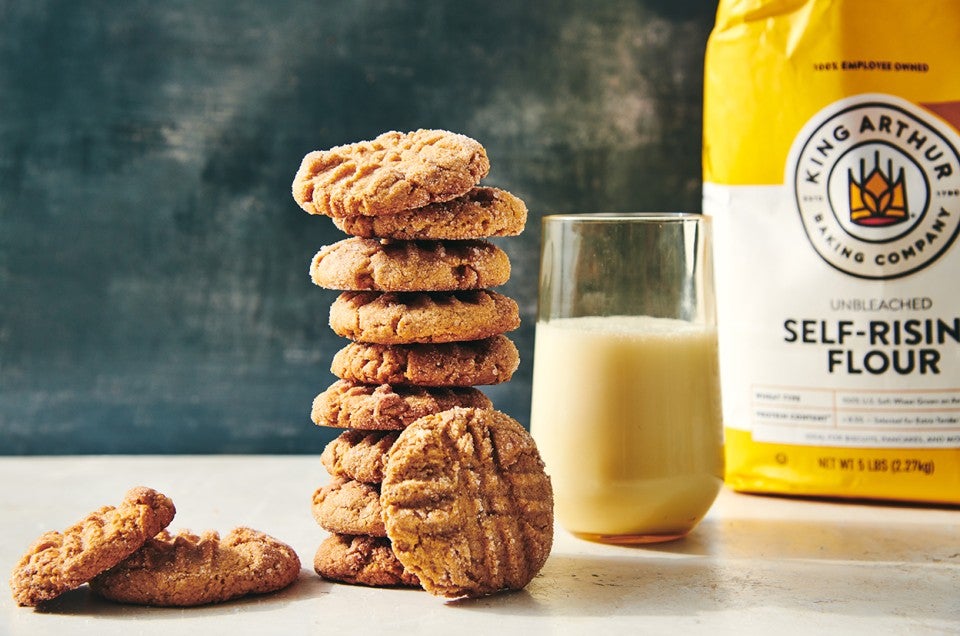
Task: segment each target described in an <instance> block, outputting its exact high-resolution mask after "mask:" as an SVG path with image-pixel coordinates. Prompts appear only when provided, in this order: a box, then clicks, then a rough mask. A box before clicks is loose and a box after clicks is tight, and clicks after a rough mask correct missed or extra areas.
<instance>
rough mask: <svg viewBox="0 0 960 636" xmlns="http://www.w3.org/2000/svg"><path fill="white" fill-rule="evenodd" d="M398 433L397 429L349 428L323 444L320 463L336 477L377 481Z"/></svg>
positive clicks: (381, 478)
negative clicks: (370, 429) (363, 429)
mask: <svg viewBox="0 0 960 636" xmlns="http://www.w3.org/2000/svg"><path fill="white" fill-rule="evenodd" d="M397 434H398V431H360V430H356V429H347V430H345V431H344V432H343V433H341V434H340V435H339V436H337V437H336V438H334V439H332V440H331V441H330V443H329V444H327V445H326V447H324V449H323V453H322V454H321V455H320V462H321V463H322V464H323V467H324V468H326V469H327V473H329V474H330V475H331V476H333V477H341V478H344V479H355V480H357V481H362V482H365V483H368V484H378V483H380V482H381V481H383V468H384V466H385V465H386V463H387V451H389V450H390V447H391V446H393V443H394V442H395V441H396V440H397Z"/></svg>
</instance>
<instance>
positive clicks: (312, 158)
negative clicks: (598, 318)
mask: <svg viewBox="0 0 960 636" xmlns="http://www.w3.org/2000/svg"><path fill="white" fill-rule="evenodd" d="M489 167H490V164H489V160H488V158H487V154H486V151H485V150H484V149H483V147H482V146H481V145H480V144H479V143H478V142H476V141H475V140H473V139H470V138H469V137H465V136H463V135H458V134H455V133H450V132H447V131H441V130H418V131H415V132H412V133H396V132H390V133H385V134H383V135H380V136H379V137H377V138H376V139H374V140H373V141H369V142H359V143H356V144H348V145H344V146H339V147H336V148H333V149H331V150H327V151H317V152H312V153H310V154H308V155H307V156H306V157H304V159H303V162H302V164H301V166H300V169H299V171H298V172H297V175H296V178H295V180H294V183H293V195H294V198H295V199H296V201H297V203H298V204H299V205H300V206H301V207H302V208H303V209H304V210H306V211H307V212H309V213H311V214H323V215H326V216H329V217H331V218H333V221H334V223H335V225H336V226H337V227H338V228H340V229H341V230H343V231H344V232H346V233H348V234H351V235H353V236H352V237H351V238H347V239H344V240H342V241H340V242H338V243H335V244H333V245H330V246H326V247H324V248H322V249H321V250H320V251H319V252H318V253H317V254H316V256H315V257H314V258H313V261H312V262H311V265H310V276H311V278H312V279H313V281H314V283H316V284H317V285H319V286H321V287H324V288H328V289H335V290H340V291H341V292H342V293H341V294H340V296H339V297H338V298H337V299H336V301H335V302H334V303H333V305H332V307H331V309H330V326H331V328H332V329H333V330H334V332H336V333H337V334H338V335H340V336H342V337H344V338H347V339H348V340H350V343H349V344H347V346H345V347H344V348H343V349H341V350H340V351H339V352H338V353H337V354H336V355H335V356H334V359H333V363H332V365H331V370H332V371H333V373H334V375H336V376H337V377H338V378H339V379H338V380H337V381H336V382H334V384H333V385H331V386H330V387H328V388H327V389H326V390H325V391H323V392H322V393H320V394H319V395H318V396H317V397H316V399H315V400H314V402H313V408H312V411H311V418H312V419H313V421H314V422H315V423H316V424H318V425H321V426H331V427H337V428H343V429H346V430H345V431H344V433H342V434H341V435H340V436H339V437H338V438H336V439H335V440H333V441H332V442H331V443H330V444H329V445H328V446H327V447H326V449H325V450H324V452H323V455H322V457H321V460H322V462H323V465H324V467H325V468H326V469H327V471H328V472H329V473H330V475H331V481H330V482H329V483H328V484H327V485H326V486H324V487H322V488H320V489H318V490H317V491H316V492H315V493H314V497H313V508H312V509H313V514H314V517H315V518H316V520H317V522H318V524H319V525H320V526H321V527H323V528H324V529H325V530H327V531H329V532H331V533H332V534H331V536H330V537H329V538H327V539H326V540H325V541H324V542H323V543H322V544H321V546H320V548H319V549H318V550H317V553H316V556H315V560H314V566H315V569H316V570H317V572H318V573H319V574H320V575H321V576H324V577H325V578H328V579H332V580H338V581H343V582H347V583H359V584H365V585H376V586H385V585H416V584H418V582H419V584H420V585H422V586H423V587H424V588H426V589H427V590H429V591H431V592H433V593H436V594H439V595H443V596H476V595H480V594H487V593H490V592H495V591H497V590H498V589H505V588H509V589H512V588H518V587H522V586H523V585H525V584H526V583H527V582H528V581H529V580H530V578H532V577H533V576H534V575H535V574H536V572H537V571H539V569H540V567H541V566H542V565H543V561H544V560H545V559H546V555H547V554H548V553H549V546H550V543H551V542H552V491H551V490H550V485H549V480H548V479H547V478H546V475H545V474H544V473H543V465H542V462H540V459H539V454H538V453H537V452H536V447H535V445H533V441H532V439H530V438H529V435H528V434H527V433H526V431H524V430H523V428H522V427H520V426H519V424H516V422H513V420H511V419H510V418H509V417H507V416H506V415H504V414H502V413H498V412H496V411H493V410H492V406H493V405H492V403H491V402H490V400H489V399H488V398H487V397H486V396H485V395H484V394H483V393H482V392H481V391H479V390H478V389H477V388H475V387H476V386H478V385H490V384H498V383H501V382H506V381H508V380H509V379H510V378H511V377H512V375H513V373H514V371H515V370H516V369H517V367H518V365H519V354H518V352H517V348H516V346H515V345H514V344H513V342H512V341H511V340H510V339H509V338H508V337H507V336H505V335H504V334H506V333H507V332H510V331H512V330H514V329H516V328H517V327H518V326H519V324H520V316H519V309H518V306H517V303H516V302H515V301H514V300H513V299H511V298H509V297H507V296H504V295H503V294H500V293H498V292H496V291H493V290H492V289H491V288H492V287H496V286H499V285H502V284H503V283H505V282H506V281H507V280H508V279H509V277H510V261H509V259H508V257H507V255H506V253H504V252H503V250H501V249H500V248H499V247H497V246H495V245H494V244H492V243H490V242H489V241H487V240H486V239H488V238H489V237H493V236H513V235H516V234H519V233H520V232H521V231H522V230H523V228H524V224H525V223H526V216H527V210H526V206H525V205H524V204H523V202H522V201H521V200H520V199H518V198H517V197H515V196H513V195H511V194H510V193H508V192H505V191H503V190H498V189H496V188H489V187H481V186H479V185H478V183H479V181H480V180H481V179H482V178H483V177H484V176H486V174H487V172H488V170H489ZM451 414H457V415H456V417H454V419H455V420H456V421H457V422H460V426H464V425H465V424H464V422H474V423H476V422H480V423H482V425H478V426H476V427H475V429H476V430H475V431H474V433H475V434H477V435H481V436H482V435H487V436H491V437H490V439H491V440H493V439H507V437H510V436H507V437H504V436H503V435H499V436H497V435H494V434H493V433H492V431H494V430H499V429H501V428H504V427H506V428H511V430H512V431H513V436H512V437H510V439H512V440H513V439H514V438H516V439H517V440H519V439H523V440H525V441H524V444H525V447H526V448H528V449H530V450H531V451H532V454H531V457H533V458H535V459H533V460H532V461H533V463H532V464H530V463H529V462H528V463H525V464H524V471H526V472H527V473H531V472H532V473H533V474H535V475H536V474H539V475H540V479H537V478H533V479H527V480H526V483H535V484H537V487H536V488H534V490H533V491H531V492H534V491H535V492H534V494H533V497H534V498H535V499H538V500H539V501H540V503H541V505H540V507H537V513H536V515H534V516H536V521H535V523H532V524H531V522H530V519H526V518H525V517H526V516H530V515H533V513H532V512H531V510H532V509H533V508H534V507H536V506H534V507H531V506H521V507H512V506H509V505H508V506H506V507H505V508H504V506H503V500H504V498H505V497H506V498H507V499H510V498H511V497H513V496H514V495H517V494H518V493H519V491H516V492H515V491H514V490H513V489H512V488H511V487H507V486H504V487H503V488H505V489H506V490H504V489H500V490H497V491H496V492H488V493H483V494H482V495H478V493H472V495H471V494H470V493H464V497H470V496H473V497H474V498H473V499H472V500H471V501H473V502H474V504H476V505H479V506H481V509H483V506H484V505H485V504H484V502H483V498H484V497H492V498H498V499H497V501H499V502H500V503H499V504H498V505H499V507H500V509H501V513H499V514H502V515H503V516H502V517H501V518H500V520H501V521H503V520H505V519H511V520H512V521H510V522H505V523H500V522H499V521H498V522H497V523H489V524H487V523H485V522H484V523H481V521H483V520H478V519H477V518H476V515H475V514H474V513H468V514H460V512H458V513H456V514H454V513H453V512H451V511H447V512H446V513H444V514H445V516H446V517H447V518H448V519H450V520H454V521H455V523H456V524H458V526H457V528H456V529H455V530H456V532H458V533H460V535H461V537H470V539H469V540H470V541H473V543H472V544H471V545H473V546H474V548H477V547H478V546H487V547H485V548H478V549H480V551H481V552H482V551H484V550H485V551H486V555H485V556H484V555H483V554H479V553H478V554H476V555H474V556H475V557H476V558H474V559H470V558H465V557H464V555H469V554H470V550H469V549H467V550H466V552H463V549H464V546H458V548H457V549H458V550H460V552H459V556H460V557H464V558H461V559H460V560H459V561H458V560H451V558H450V554H449V550H448V549H444V548H443V544H444V542H445V541H444V540H443V539H442V538H437V537H441V535H442V534H443V532H441V531H438V530H437V529H436V528H428V527H426V526H424V527H423V528H418V527H417V526H416V523H412V524H411V521H410V520H411V519H412V518H415V517H416V515H414V517H410V515H409V514H407V513H409V511H410V510H411V509H414V510H415V509H416V508H417V507H418V506H420V507H427V508H430V507H436V506H437V505H438V502H437V501H436V500H434V501H433V502H430V501H425V500H424V501H419V502H417V501H414V500H411V499H410V498H409V497H407V496H405V495H404V496H399V495H398V494H397V492H398V491H397V489H396V488H393V489H392V490H391V492H393V493H394V495H393V496H392V497H387V496H386V493H385V492H384V488H385V486H386V485H387V484H388V483H390V482H389V481H388V475H389V474H391V472H390V471H391V470H393V471H394V472H393V473H392V474H394V475H395V476H394V479H395V480H399V481H400V482H402V481H403V480H404V479H413V478H414V477H413V476H412V473H411V471H410V469H409V466H412V465H415V464H417V461H415V460H414V459H413V458H411V455H410V451H405V452H403V453H400V454H397V453H396V452H395V451H394V449H395V448H422V449H424V453H425V455H424V457H422V459H423V460H424V461H425V462H428V461H429V460H430V458H429V457H427V455H429V454H430V453H431V452H432V451H430V450H429V449H434V448H439V447H443V448H446V446H445V444H448V443H449V441H447V442H443V441H442V440H440V439H439V438H440V437H442V436H443V434H444V433H441V432H437V431H439V430H440V428H442V427H440V428H438V427H437V426H436V425H431V424H430V422H432V421H433V420H431V418H436V417H441V416H445V415H451ZM504 420H508V421H509V422H512V424H509V423H507V424H504V423H503V422H504ZM444 421H446V420H444ZM491 423H495V424H491ZM468 428H469V427H468ZM471 430H472V429H471ZM477 431H483V432H482V433H477ZM518 431H519V432H518ZM467 437H469V435H468V436H467ZM434 438H436V439H434ZM430 440H434V441H432V442H431V441H430ZM476 441H477V444H478V445H479V446H478V447H477V448H478V449H479V448H480V447H484V448H487V447H489V448H495V446H496V444H495V443H494V442H493V441H490V442H489V443H488V444H487V446H484V444H483V443H481V440H480V439H479V438H478V439H477V440H476ZM491 444H492V446H491ZM461 451H462V452H463V453H466V454H467V455H469V456H471V457H472V456H473V451H472V450H471V449H468V448H463V449H461ZM504 451H507V449H504ZM478 452H479V451H478ZM495 454H496V453H495V452H494V455H495ZM394 456H396V458H397V459H394V460H391V458H392V457H394ZM492 456H493V455H490V454H487V455H484V456H483V457H484V459H482V460H478V461H472V460H471V461H469V462H467V464H469V465H470V466H471V467H472V468H471V470H473V471H475V472H477V473H478V474H481V473H482V475H481V477H482V481H483V482H484V483H485V484H493V483H496V484H506V483H508V482H510V480H503V479H500V478H499V477H498V475H502V474H503V470H504V468H503V467H502V466H499V465H497V463H496V462H494V461H492V460H491V457H492ZM401 457H402V458H403V459H400V458H401ZM461 459H464V458H461ZM447 460H450V458H447ZM391 461H394V465H393V468H392V469H391ZM464 461H465V460H464ZM538 462H539V463H538ZM401 465H403V466H406V467H407V469H402V468H401ZM440 468H441V467H437V469H438V472H437V474H440V473H441V472H442V471H441V470H440ZM508 472H509V471H508ZM487 473H489V474H487ZM418 479H422V478H418ZM467 481H469V480H467ZM464 483H466V482H464ZM510 483H512V482H510ZM423 485H424V487H425V489H426V490H427V491H430V484H428V483H424V484H423ZM401 490H402V488H401ZM451 494H452V493H451ZM528 495H530V493H527V494H525V495H524V499H523V500H524V501H526V500H527V497H528ZM477 497H479V499H478V498H477ZM477 502H479V503H477ZM447 503H451V502H447ZM488 503H489V502H488ZM457 505H459V504H457ZM391 506H392V507H391ZM491 506H493V504H491ZM544 507H545V508H544ZM495 508H496V506H493V507H491V508H490V510H491V511H492V510H494V509H495ZM431 509H432V508H431ZM545 509H547V510H549V523H546V524H545V523H544V517H543V512H544V510H545ZM389 510H396V511H398V512H397V515H395V516H394V517H391V514H390V512H389ZM504 511H505V512H504ZM422 512H423V516H424V517H426V516H429V515H428V514H427V513H428V512H429V511H428V510H423V511H422ZM461 512H462V511H461ZM471 515H473V516H472V517H471ZM492 518H493V517H491V519H492ZM521 518H522V519H523V520H522V522H520V523H514V522H516V521H517V520H518V519H521ZM401 519H403V521H401ZM488 521H489V519H488ZM521 527H522V528H525V529H527V530H528V529H529V528H531V527H535V528H537V530H536V531H535V532H534V534H535V535H536V538H535V539H532V538H531V536H524V537H520V536H519V535H518V533H519V532H520V530H519V529H520V528H521ZM390 528H395V529H396V533H397V536H398V537H400V538H401V541H402V545H404V546H409V545H410V540H411V537H412V536H415V535H417V533H418V532H420V531H422V532H423V537H424V539H426V538H428V537H433V538H432V539H431V540H430V541H426V543H427V544H429V546H430V547H429V548H428V549H427V550H414V549H405V550H401V551H400V552H398V551H395V549H394V547H395V544H394V537H393V536H392V535H391V531H390ZM447 530H448V531H449V530H450V528H448V529H447ZM525 531H526V530H525ZM528 535H529V533H528ZM451 540H452V539H451ZM495 544H496V545H500V546H508V547H506V548H504V550H506V551H505V552H503V553H496V552H495V551H491V548H490V547H489V546H492V545H495ZM534 545H535V546H538V548H537V549H530V547H531V546H534ZM544 546H546V548H545V550H544ZM449 547H450V546H448V548H449ZM464 570H465V571H464ZM442 571H446V572H447V574H448V575H449V576H450V577H452V578H451V579H450V580H446V579H444V577H443V576H442V575H440V574H438V573H440V572H442ZM457 572H459V574H458V573H457ZM505 572H510V573H511V574H510V575H509V576H506V577H504V576H503V573H505ZM441 579H443V580H441ZM451 581H453V582H451ZM469 581H472V583H468V582H469Z"/></svg>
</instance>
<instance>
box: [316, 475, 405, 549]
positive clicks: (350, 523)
mask: <svg viewBox="0 0 960 636" xmlns="http://www.w3.org/2000/svg"><path fill="white" fill-rule="evenodd" d="M311 510H312V512H313V518H314V519H315V520H316V522H317V523H318V524H319V525H320V527H321V528H323V529H324V530H328V531H330V532H335V533H338V534H361V535H364V536H368V537H383V536H386V534H387V533H386V530H384V528H383V516H382V515H381V514H380V512H381V509H380V488H379V484H366V483H363V482H360V481H355V480H352V479H343V478H341V477H335V478H333V479H332V480H330V483H328V484H326V485H324V486H321V487H320V488H317V490H316V491H315V492H314V493H313V506H312V508H311Z"/></svg>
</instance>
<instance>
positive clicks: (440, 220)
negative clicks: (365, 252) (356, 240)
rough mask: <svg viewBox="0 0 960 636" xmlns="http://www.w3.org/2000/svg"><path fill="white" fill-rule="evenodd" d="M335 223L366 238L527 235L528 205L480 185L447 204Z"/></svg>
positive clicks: (461, 237)
mask: <svg viewBox="0 0 960 636" xmlns="http://www.w3.org/2000/svg"><path fill="white" fill-rule="evenodd" d="M333 223H334V225H336V226H337V227H338V228H340V229H341V230H343V231H344V232H346V233H347V234H352V235H353V236H362V237H364V238H392V239H401V240H415V239H457V240H463V239H482V238H487V237H491V236H516V235H518V234H520V233H521V232H523V228H524V226H525V225H526V223H527V206H526V205H525V204H524V202H523V201H522V200H520V199H519V198H518V197H515V196H514V195H512V194H510V193H509V192H507V191H505V190H499V189H497V188H489V187H483V186H478V187H476V188H473V189H472V190H470V191H469V192H467V193H466V194H465V195H463V196H460V197H457V198H456V199H451V200H450V201H445V202H443V203H431V204H430V205H427V206H424V207H422V208H415V209H412V210H403V211H401V212H397V213H396V214H388V215H380V216H363V215H357V216H347V217H342V218H337V219H334V220H333Z"/></svg>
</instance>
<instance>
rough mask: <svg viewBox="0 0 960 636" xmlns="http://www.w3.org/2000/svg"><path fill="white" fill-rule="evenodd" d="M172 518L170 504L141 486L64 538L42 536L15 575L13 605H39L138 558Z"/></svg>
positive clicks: (60, 535)
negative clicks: (144, 546) (135, 553)
mask: <svg viewBox="0 0 960 636" xmlns="http://www.w3.org/2000/svg"><path fill="white" fill-rule="evenodd" d="M174 514H176V508H175V507H174V505H173V502H172V501H170V499H168V498H167V497H166V496H165V495H162V494H160V493H158V492H157V491H155V490H152V489H150V488H145V487H142V486H141V487H136V488H132V489H130V490H129V491H127V493H126V495H125V496H124V498H123V501H122V502H120V505H118V506H116V507H113V506H104V507H102V508H100V509H98V510H96V511H94V512H92V513H90V514H89V515H87V516H86V517H85V518H84V519H83V520H82V521H80V522H78V523H76V524H74V525H72V526H70V527H69V528H67V529H66V530H64V531H63V532H47V533H45V534H43V535H41V536H40V537H39V538H38V539H37V540H36V542H35V543H34V544H33V545H32V546H31V547H30V549H29V550H28V551H27V553H26V554H25V555H24V556H23V557H22V558H21V559H20V562H19V563H17V565H16V567H15V568H14V570H13V575H12V577H11V579H10V587H11V589H12V590H13V598H14V600H16V601H17V603H19V604H20V605H28V606H32V605H37V604H39V603H41V602H43V601H48V600H50V599H53V598H56V597H57V596H59V595H60V594H63V593H64V592H66V591H68V590H72V589H74V588H76V587H79V586H81V585H83V584H84V583H86V582H87V581H89V580H90V579H92V578H93V577H95V576H96V575H98V574H100V573H101V572H103V571H104V570H107V569H109V568H112V567H114V566H115V565H117V564H118V563H120V562H121V561H123V560H124V559H126V558H127V557H129V556H130V555H131V554H133V553H134V552H136V551H137V550H138V549H139V548H140V547H141V546H142V545H143V544H144V543H145V542H146V541H147V540H148V539H150V538H151V537H153V536H154V535H156V534H157V533H158V532H160V531H161V530H163V529H164V528H165V527H166V526H167V525H168V524H169V523H170V521H172V520H173V516H174Z"/></svg>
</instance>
